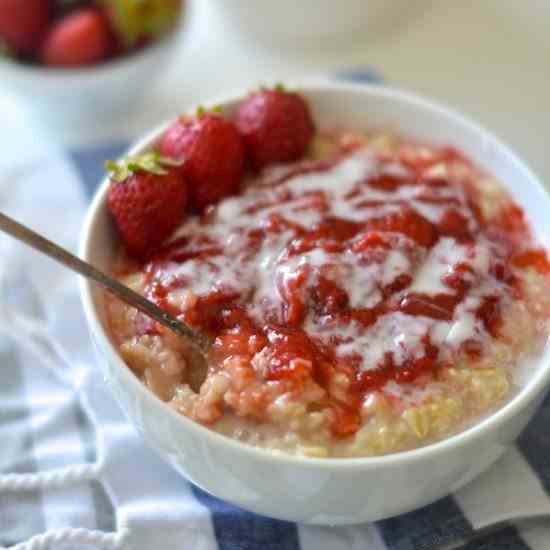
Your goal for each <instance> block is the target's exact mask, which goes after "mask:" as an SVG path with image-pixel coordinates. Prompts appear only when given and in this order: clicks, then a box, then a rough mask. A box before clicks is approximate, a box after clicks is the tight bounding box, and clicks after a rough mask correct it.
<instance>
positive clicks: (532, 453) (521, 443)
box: [518, 394, 550, 544]
mask: <svg viewBox="0 0 550 550" xmlns="http://www.w3.org/2000/svg"><path fill="white" fill-rule="evenodd" d="M518 447H519V450H520V451H521V453H522V454H523V456H524V457H525V459H526V460H527V462H529V464H530V465H531V467H532V468H533V470H534V471H535V473H536V474H537V475H538V477H539V479H540V481H541V483H542V486H543V487H544V489H545V490H546V492H547V493H548V494H549V495H550V394H548V395H547V396H546V399H545V400H544V403H543V404H542V406H541V408H540V409H539V411H538V413H537V415H536V416H535V417H534V418H533V420H531V422H530V423H529V425H528V426H527V428H526V429H525V431H524V432H523V433H522V435H521V437H520V438H519V440H518ZM549 544H550V543H549Z"/></svg>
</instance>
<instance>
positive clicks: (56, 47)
mask: <svg viewBox="0 0 550 550" xmlns="http://www.w3.org/2000/svg"><path fill="white" fill-rule="evenodd" d="M112 48H113V36H112V34H111V30H110V28H109V24H108V22H107V19H106V18H105V16H104V14H103V12H102V11H101V10H99V9H96V8H81V9H77V10H74V11H73V12H71V13H69V14H68V15H66V16H64V17H62V18H61V19H59V20H58V21H57V22H56V23H54V25H53V26H52V28H51V29H50V31H49V32H48V34H47V35H46V38H45V40H44V43H43V44H42V48H41V51H40V59H41V61H42V62H43V63H44V64H45V65H50V66H55V67H83V66H86V65H92V64H95V63H99V62H101V61H105V60H106V59H107V58H108V57H109V55H110V54H111V52H112Z"/></svg>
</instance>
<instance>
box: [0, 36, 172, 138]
mask: <svg viewBox="0 0 550 550" xmlns="http://www.w3.org/2000/svg"><path fill="white" fill-rule="evenodd" d="M175 42H176V34H175V33H172V34H171V35H170V36H167V37H166V38H164V39H163V40H160V41H158V42H156V43H154V44H151V45H149V46H148V47H145V48H143V49H142V50H141V51H139V52H136V53H134V54H132V55H128V56H126V57H121V58H118V59H113V60H112V61H109V62H107V63H105V64H103V65H98V66H97V67H88V68H83V69H55V68H45V67H34V66H33V67H29V66H26V65H22V64H20V63H16V62H10V61H0V87H1V88H2V89H3V90H5V91H6V92H7V93H8V94H11V95H12V96H13V97H14V98H15V99H16V100H17V101H18V102H20V103H21V105H22V106H23V107H24V108H25V109H26V110H27V111H28V112H29V113H30V114H31V115H32V117H33V118H34V119H35V120H37V121H38V122H40V123H42V124H43V125H44V126H45V127H47V128H49V129H50V130H54V131H57V130H60V131H66V130H79V131H81V132H82V131H87V130H89V129H90V128H96V127H98V126H100V125H105V124H109V123H112V122H113V121H114V120H119V119H120V118H121V117H123V116H125V115H127V114H128V113H130V112H131V111H132V110H133V109H135V108H136V105H137V101H138V100H139V99H140V98H141V96H142V95H143V94H144V93H145V92H146V90H147V89H149V88H150V83H151V82H152V81H153V80H154V78H155V76H156V75H157V74H158V73H159V71H161V70H162V69H163V68H164V67H165V65H166V63H167V62H168V61H169V59H170V55H171V54H172V52H173V50H174V44H175Z"/></svg>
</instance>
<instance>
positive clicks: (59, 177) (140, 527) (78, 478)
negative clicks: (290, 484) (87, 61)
mask: <svg viewBox="0 0 550 550" xmlns="http://www.w3.org/2000/svg"><path fill="white" fill-rule="evenodd" d="M8 130H9V129H8ZM9 132H10V136H11V137H10V142H9V143H5V144H4V143H3V144H2V150H3V155H2V157H0V209H1V210H3V211H6V212H8V213H10V214H12V215H13V216H15V217H17V218H19V219H21V220H23V221H24V222H26V223H28V224H29V225H31V226H34V227H35V228H36V229H38V230H39V231H42V232H43V233H45V234H46V235H48V236H50V237H51V238H53V239H55V240H57V241H58V242H60V243H61V244H64V245H65V246H67V247H70V248H73V249H74V248H75V246H76V240H77V235H78V232H79V227H80V224H81V220H82V216H83V213H84V210H85V207H86V203H87V202H88V201H89V199H90V197H91V195H92V193H93V191H94V188H95V186H96V184H97V182H98V181H99V178H100V175H101V173H102V163H103V160H104V159H106V158H112V157H116V156H118V155H119V153H121V152H122V151H123V149H124V148H125V144H123V143H119V144H110V145H108V146H105V147H97V148H94V149H88V150H81V151H76V152H71V153H66V152H64V151H62V150H59V149H56V148H54V147H52V146H51V145H48V144H44V143H38V142H37V143H29V140H28V136H26V135H25V134H23V133H20V135H19V138H18V137H17V135H18V134H17V131H16V130H15V129H14V130H13V131H11V130H9ZM3 133H4V135H6V133H7V132H6V129H4V131H3ZM0 253H1V257H2V262H1V265H0V304H1V305H0V547H10V546H14V545H15V547H16V548H18V549H29V550H30V549H31V548H32V549H33V550H37V549H41V548H44V549H47V548H49V549H51V550H58V549H62V550H63V549H65V550H69V549H70V550H76V549H79V548H115V547H122V546H127V547H128V548H131V549H132V550H158V549H162V550H172V549H174V550H175V549H178V550H214V549H219V550H275V549H277V550H359V549H361V550H371V549H372V550H385V549H388V550H432V549H436V548H440V547H443V546H446V545H452V544H455V543H456V544H457V548H458V547H460V548H463V549H467V550H481V549H483V550H497V549H498V550H528V549H530V550H546V549H549V548H550V520H547V521H546V522H545V521H543V520H541V521H539V522H537V523H533V524H531V525H526V526H524V527H522V528H521V529H520V528H518V527H513V526H510V527H507V528H504V529H502V530H500V531H498V532H497V533H494V534H492V535H488V536H485V537H481V538H479V539H477V540H475V541H474V542H470V543H468V544H466V545H463V544H462V543H461V541H463V540H464V538H465V537H468V536H469V535H470V534H471V533H472V532H473V531H474V530H476V529H479V528H482V527H484V526H486V525H489V524H491V523H493V522H495V521H498V520H503V519H508V518H510V517H516V516H518V515H528V514H531V513H532V514H542V513H547V514H549V516H548V517H550V399H547V400H546V401H545V403H544V404H543V405H542V407H541V409H540V411H539V413H538V415H537V417H536V418H535V419H534V420H533V421H532V423H531V424H530V425H529V427H528V428H527V430H526V431H525V432H524V434H523V435H522V436H521V438H520V439H519V441H518V444H517V446H516V448H515V449H514V450H512V451H510V452H509V453H508V454H507V455H506V456H505V457H504V458H503V459H502V460H501V461H500V462H499V463H498V464H497V465H496V466H495V467H493V468H492V469H491V470H490V471H489V472H488V473H486V474H484V475H483V476H481V477H480V478H479V479H477V480H475V481H474V482H473V483H472V484H471V485H470V486H469V487H467V488H466V489H463V490H462V491H460V492H459V493H457V494H455V495H452V496H449V497H447V498H444V499H442V500H440V501H438V502H436V503H434V504H432V505H430V506H427V507H425V508H423V509H420V510H417V511H415V512H412V513H409V514H405V515H403V516H400V517H396V518H392V519H388V520H384V521H380V522H378V523H376V524H366V525H359V526H353V527H338V528H329V527H309V526H301V525H295V524H292V523H287V522H282V521H276V520H271V519H267V518H263V517H260V516H257V515H254V514H251V513H248V512H245V511H243V510H239V509H237V508H235V507H233V506H231V505H229V504H227V503H225V502H222V501H220V500H218V499H216V498H214V497H212V496H210V495H207V494H205V493H204V492H203V491H201V490H200V489H198V488H196V487H194V486H192V485H191V484H190V483H189V482H187V481H186V480H184V479H183V478H181V477H180V476H179V475H178V474H176V473H175V472H174V471H172V470H171V468H170V467H169V466H167V465H166V464H164V463H163V462H162V461H161V460H160V459H159V458H158V457H157V456H156V455H154V454H153V453H152V452H151V451H150V450H149V449H148V448H147V447H146V446H145V445H144V443H143V442H142V441H141V440H140V438H139V437H138V435H137V434H136V433H135V431H134V429H133V428H132V427H131V426H130V425H129V424H128V423H127V422H126V421H125V419H124V418H123V417H122V414H121V413H120V411H119V410H118V407H117V406H116V404H115V403H114V401H113V399H112V397H111V395H110V394H109V392H108V390H107V389H106V387H105V385H104V383H103V380H102V377H101V374H100V371H99V369H98V367H97V366H96V363H95V361H94V357H93V353H92V350H91V346H90V343H89V340H88V335H87V330H86V327H85V321H84V319H83V314H82V312H81V307H80V303H79V297H78V291H77V281H76V278H75V277H73V276H72V275H71V274H69V273H64V272H63V270H62V269H60V268H58V267H57V266H55V265H53V264H52V263H51V262H49V261H48V260H45V259H42V258H39V257H38V256H36V255H34V254H33V253H31V252H29V251H28V250H25V249H24V248H22V247H21V246H20V245H18V244H15V243H14V242H12V241H10V240H9V239H7V238H4V237H2V238H0ZM74 465H76V466H78V468H77V469H74V468H73V466H74ZM66 467H69V469H68V470H63V468H66ZM60 468H61V469H62V470H59V469H60ZM44 472H49V474H48V475H44ZM44 533H46V535H44ZM33 537H34V538H33ZM29 539H30V540H31V543H27V542H26V541H29Z"/></svg>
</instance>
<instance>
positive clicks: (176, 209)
mask: <svg viewBox="0 0 550 550" xmlns="http://www.w3.org/2000/svg"><path fill="white" fill-rule="evenodd" d="M105 166H106V168H107V170H109V171H110V172H111V186H110V188H109V194H108V197H107V205H108V207H109V210H110V211H111V213H112V215H113V217H114V219H115V222H116V225H117V227H118V230H119V232H120V235H121V237H122V240H123V241H124V244H125V246H126V249H127V251H128V252H129V253H130V254H131V255H132V256H135V257H137V258H139V259H146V258H147V256H148V255H149V254H150V253H151V252H153V251H154V250H155V248H157V247H158V246H160V245H161V244H162V243H163V241H164V240H165V239H166V238H167V237H169V236H170V234H171V233H172V232H173V231H174V230H175V229H176V228H177V227H178V226H179V225H180V223H181V222H182V221H183V219H184V217H185V210H186V207H187V185H186V183H185V181H184V179H183V176H182V174H181V170H179V167H178V166H177V163H175V162H174V161H173V160H171V159H166V158H163V157H161V156H160V155H159V154H158V153H147V154H145V155H141V156H138V157H132V158H128V159H126V160H124V161H123V162H122V163H120V164H116V163H114V162H111V161H107V162H106V163H105Z"/></svg>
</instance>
